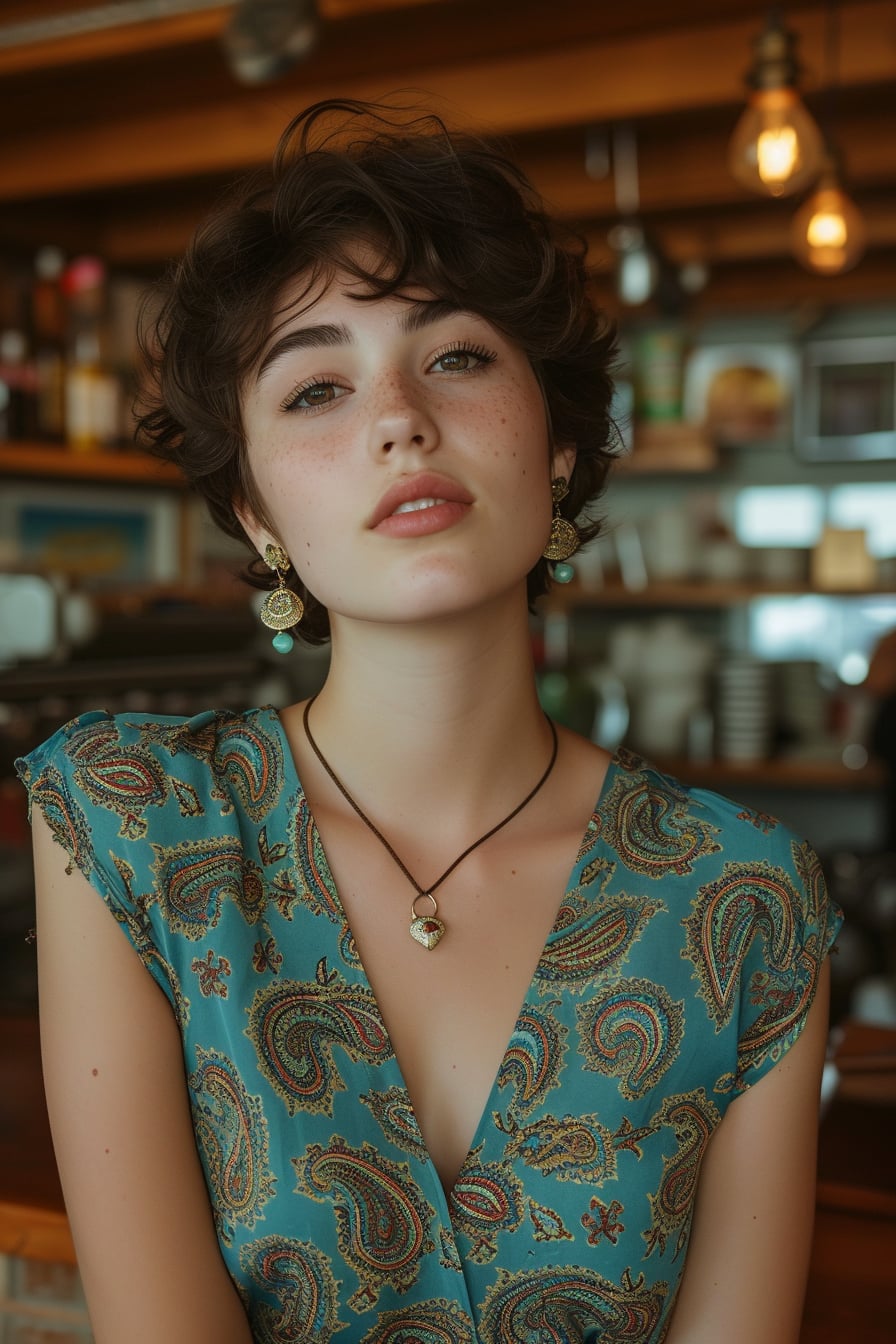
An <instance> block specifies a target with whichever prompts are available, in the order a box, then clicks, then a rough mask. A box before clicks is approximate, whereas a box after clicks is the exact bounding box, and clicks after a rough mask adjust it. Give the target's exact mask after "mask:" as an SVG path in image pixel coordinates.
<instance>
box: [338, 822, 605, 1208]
mask: <svg viewBox="0 0 896 1344" xmlns="http://www.w3.org/2000/svg"><path fill="white" fill-rule="evenodd" d="M578 821H580V818H579V819H577V822H578ZM318 822H319V826H320V834H321V837H322V840H323V846H324V850H325V853H326V856H327V867H328V870H329V876H330V877H331V878H332V881H333V884H334V886H335V890H336V891H337V892H338V899H339V902H340V905H341V908H342V911H343V912H344V916H345V920H346V922H347V924H348V927H349V929H350V931H351V935H352V939H353V941H354V945H355V949H356V951H357V954H358V957H359V960H360V963H361V966H362V968H363V973H364V975H365V977H366V979H367V980H368V981H369V983H370V986H371V988H372V991H373V994H374V997H375V1000H376V1004H377V1007H378V1009H379V1012H380V1013H381V1015H382V1018H383V1021H384V1023H385V1026H386V1029H387V1031H388V1033H389V1037H390V1040H391V1043H392V1047H393V1050H394V1053H395V1057H396V1061H397V1064H398V1067H399V1069H400V1072H401V1075H402V1079H403V1082H404V1084H405V1087H406V1089H407V1092H408V1094H409V1097H410V1100H411V1103H412V1106H413V1109H414V1113H415V1116H416V1119H417V1122H418V1125H419V1127H420V1129H421V1131H422V1133H423V1136H424V1139H425V1141H426V1144H427V1148H428V1150H429V1152H430V1155H431V1157H432V1159H433V1161H434V1163H435V1165H436V1167H437V1169H438V1170H439V1173H440V1175H442V1177H443V1180H444V1182H445V1184H446V1185H450V1184H451V1182H452V1179H453V1177H454V1176H455V1175H456V1173H457V1171H458V1169H459V1168H460V1166H461V1164H462V1163H463V1160H464V1158H465V1156H466V1154H467V1152H468V1150H469V1148H470V1146H471V1145H472V1143H473V1140H474V1137H475V1133H476V1130H477V1126H478V1124H479V1121H480V1118H481V1116H482V1113H483V1111H484V1109H485V1107H486V1104H487V1102H488V1098H489V1095H490V1092H491V1090H492V1087H493V1085H494V1081H495V1078H496V1076H497V1074H498V1073H499V1071H500V1068H501V1064H502V1061H503V1059H504V1057H505V1054H506V1052H507V1048H508V1044H509V1042H510V1039H511V1037H512V1035H513V1031H514V1026H515V1024H516V1021H517V1018H518V1015H519V1012H520V1009H521V1006H522V1005H523V1003H524V1002H525V1000H526V998H527V996H528V993H529V990H530V987H531V984H532V980H533V975H534V972H535V969H536V967H537V965H538V963H539V960H540V958H541V955H542V952H543V950H544V947H545V943H546V941H547V939H548V936H549V934H550V932H551V930H552V928H553V925H554V922H555V919H556V916H557V911H558V908H559V907H560V905H561V904H562V901H563V897H564V894H565V892H566V890H567V887H568V885H569V881H570V876H571V873H572V870H573V868H574V865H575V859H576V857H577V854H578V850H579V847H580V842H581V839H582V831H581V827H580V826H579V825H578V824H577V823H576V824H574V825H571V826H570V827H569V828H564V829H560V830H557V829H556V828H555V829H554V830H553V831H552V832H550V833H547V834H542V835H541V836H539V835H529V836H527V837H519V836H518V837H516V839H515V840H514V838H513V837H512V836H511V837H507V838H506V839H502V840H500V841H499V840H498V837H495V838H494V840H493V841H492V842H490V843H489V845H488V846H487V847H486V846H483V851H482V852H481V853H480V852H476V853H473V854H471V855H470V856H469V857H468V858H467V859H466V860H465V861H464V862H463V863H462V864H461V865H459V866H458V868H457V869H456V870H455V872H454V873H452V874H451V876H450V877H449V878H448V879H446V881H445V882H444V883H443V884H442V885H441V886H439V887H438V888H437V890H436V893H435V899H436V902H437V905H438V918H439V920H440V921H442V923H443V924H444V926H445V932H444V935H443V937H442V938H441V940H440V941H439V943H438V944H437V946H435V947H434V948H432V949H431V950H427V949H426V948H424V947H422V946H421V945H420V944H419V943H417V942H416V941H415V940H414V939H413V938H412V937H411V934H410V924H411V920H412V918H413V913H414V907H415V897H416V895H417V893H416V891H415V889H414V887H413V886H412V885H411V884H410V882H409V881H408V879H407V877H406V876H405V875H404V874H403V873H402V872H401V870H400V868H398V866H397V865H396V864H395V862H394V860H392V859H391V857H390V856H389V854H388V852H387V851H386V850H385V849H384V848H383V846H382V845H381V844H380V843H379V842H378V841H377V840H376V838H375V837H373V836H372V835H370V834H369V832H366V830H365V828H363V827H361V828H359V827H358V826H354V825H352V823H351V822H350V821H346V820H345V819H343V818H340V817H339V816H336V815H328V814H327V813H326V811H324V812H323V814H322V817H321V818H319V819H318ZM423 859H424V862H422V863H420V864H419V867H420V875H419V878H418V881H419V882H420V884H421V885H423V884H424V883H425V882H427V881H433V880H434V879H435V878H437V877H438V874H437V873H436V872H434V871H433V869H432V867H430V869H429V870H428V871H427V869H426V865H425V855H424V856H423ZM415 876H416V874H415ZM430 909H431V905H430V903H429V902H428V901H426V900H423V899H420V900H417V901H416V912H417V913H429V911H430Z"/></svg>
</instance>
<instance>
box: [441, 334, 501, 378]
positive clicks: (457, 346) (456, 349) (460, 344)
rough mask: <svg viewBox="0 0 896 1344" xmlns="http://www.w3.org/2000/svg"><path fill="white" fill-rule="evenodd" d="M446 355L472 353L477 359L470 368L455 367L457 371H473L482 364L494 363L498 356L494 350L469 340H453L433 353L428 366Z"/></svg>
mask: <svg viewBox="0 0 896 1344" xmlns="http://www.w3.org/2000/svg"><path fill="white" fill-rule="evenodd" d="M448 355H472V356H473V357H474V358H475V359H478V360H479V363H478V364H475V365H474V366H473V368H472V369H457V370H456V372H457V373H474V372H475V370H476V369H478V368H482V367H483V365H486V364H494V362H495V360H496V359H497V358H498V356H497V354H496V353H495V351H494V350H487V349H486V348H485V346H484V345H471V344H470V342H469V341H453V342H452V343H451V344H450V345H446V346H445V347H444V349H442V350H439V351H438V352H437V353H436V354H435V355H433V357H432V360H431V362H430V368H432V365H433V364H438V362H439V360H440V359H445V358H446V356H448Z"/></svg>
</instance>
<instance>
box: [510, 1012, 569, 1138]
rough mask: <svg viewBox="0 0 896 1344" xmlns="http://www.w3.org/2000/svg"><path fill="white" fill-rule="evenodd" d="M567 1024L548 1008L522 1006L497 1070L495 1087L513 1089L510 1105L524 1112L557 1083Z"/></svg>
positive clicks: (518, 1112) (537, 1103)
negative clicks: (546, 1009)
mask: <svg viewBox="0 0 896 1344" xmlns="http://www.w3.org/2000/svg"><path fill="white" fill-rule="evenodd" d="M566 1035H567V1031H566V1027H565V1026H564V1025H563V1023H562V1022H557V1021H556V1020H555V1018H553V1017H552V1016H551V1014H550V1013H549V1012H547V1011H542V1010H540V1009H537V1008H528V1009H527V1008H524V1009H523V1011H522V1012H521V1013H520V1015H519V1017H518V1018H517V1023H516V1026H515V1028H514V1031H513V1035H512V1036H511V1038H510V1044H509V1045H508V1047H507V1053H506V1054H505V1056H504V1059H503V1061H502V1064H501V1068H500V1070H499V1072H498V1087H499V1088H505V1087H509V1088H512V1089H513V1101H512V1109H513V1111H514V1113H515V1114H517V1115H525V1114H526V1113H527V1112H529V1111H531V1110H532V1108H533V1107H534V1106H537V1105H539V1104H540V1103H541V1102H543V1101H544V1099H545V1096H546V1095H547V1093H548V1092H550V1090H551V1088H552V1087H555V1086H556V1084H557V1078H558V1077H559V1074H560V1069H561V1066H562V1064H563V1055H564V1051H565V1049H566Z"/></svg>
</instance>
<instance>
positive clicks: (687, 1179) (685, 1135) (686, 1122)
mask: <svg viewBox="0 0 896 1344" xmlns="http://www.w3.org/2000/svg"><path fill="white" fill-rule="evenodd" d="M720 1118H721V1117H720V1115H719V1112H718V1110H717V1109H716V1107H715V1105H714V1104H713V1103H712V1102H711V1101H710V1100H709V1099H708V1097H707V1096H706V1093H705V1092H704V1091H703V1088H702V1087H701V1088H698V1089H697V1090H696V1091H695V1092H692V1093H690V1095H688V1096H680V1097H670V1098H669V1099H668V1101H666V1102H664V1103H663V1106H662V1108H661V1110H660V1112H659V1114H658V1116H657V1117H656V1119H657V1122H658V1124H659V1125H661V1126H667V1125H668V1126H670V1127H671V1129H672V1130H673V1132H674V1134H675V1142H676V1144H677V1150H676V1152H675V1154H674V1155H673V1156H672V1157H665V1158H663V1175H662V1179H661V1181H660V1186H659V1189H658V1191H657V1192H656V1194H655V1195H654V1194H651V1193H648V1195H647V1198H648V1200H649V1201H650V1211H651V1214H652V1216H653V1222H652V1226H651V1228H650V1230H649V1231H648V1232H645V1233H644V1239H645V1240H646V1242H647V1254H648V1255H650V1253H651V1251H653V1249H654V1248H655V1247H657V1246H658V1247H659V1249H660V1252H661V1253H662V1252H664V1251H665V1249H666V1242H667V1240H668V1239H669V1238H670V1237H672V1236H674V1235H675V1234H676V1233H677V1234H678V1236H677V1240H676V1242H675V1254H676V1255H678V1254H679V1252H680V1251H681V1249H682V1247H683V1246H684V1245H685V1243H686V1241H687V1237H688V1232H689V1230H690V1225H691V1212H692V1210H693V1204H694V1195H695V1193H696V1190H697V1178H698V1176H699V1175H700V1163H701V1161H702V1160H703V1154H704V1152H705V1151H706V1145H707V1144H708V1143H709V1140H710V1139H711V1138H712V1135H713V1131H714V1130H715V1127H716V1125H717V1124H718V1123H719V1120H720Z"/></svg>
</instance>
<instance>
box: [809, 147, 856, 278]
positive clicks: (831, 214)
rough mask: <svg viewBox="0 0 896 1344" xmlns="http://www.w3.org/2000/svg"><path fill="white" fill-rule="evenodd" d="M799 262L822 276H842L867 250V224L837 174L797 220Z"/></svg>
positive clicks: (828, 178) (828, 177)
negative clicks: (843, 188)
mask: <svg viewBox="0 0 896 1344" xmlns="http://www.w3.org/2000/svg"><path fill="white" fill-rule="evenodd" d="M792 237H793V251H794V255H795V256H796V259H797V261H799V262H800V263H801V264H802V265H803V266H805V267H806V268H807V269H808V270H810V271H818V272H819V273H821V274H822V275H839V274H840V272H841V271H848V270H849V269H850V267H852V266H855V264H856V262H857V261H858V260H859V259H860V257H861V256H862V253H863V252H864V250H865V221H864V220H863V219H862V216H861V214H860V212H859V211H858V209H857V208H856V206H855V205H853V203H852V201H851V200H850V199H849V197H848V196H847V195H846V192H845V191H843V190H842V188H841V186H840V184H839V182H838V181H837V178H836V176H835V175H834V173H833V172H828V173H826V174H825V176H824V178H823V179H822V181H821V182H820V184H819V186H818V187H817V188H816V190H815V191H814V192H813V193H812V195H811V196H810V197H809V199H808V200H807V201H806V202H805V204H804V205H802V206H801V207H800V208H799V210H798V211H797V212H796V214H795V215H794V217H793V234H792Z"/></svg>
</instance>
